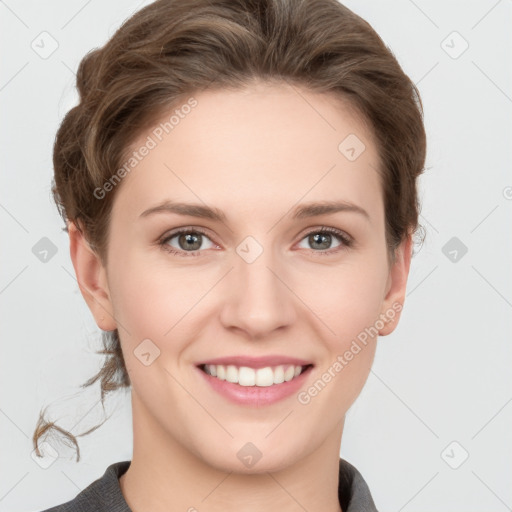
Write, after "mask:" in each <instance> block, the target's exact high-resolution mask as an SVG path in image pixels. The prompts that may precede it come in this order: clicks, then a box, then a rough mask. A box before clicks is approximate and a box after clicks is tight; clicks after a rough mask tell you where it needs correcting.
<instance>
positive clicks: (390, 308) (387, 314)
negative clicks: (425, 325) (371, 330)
mask: <svg viewBox="0 0 512 512" xmlns="http://www.w3.org/2000/svg"><path fill="white" fill-rule="evenodd" d="M411 251H412V235H409V236H408V237H407V239H406V240H404V241H403V242H402V243H401V244H400V246H399V247H398V248H397V249H396V258H395V262H394V263H393V264H392V266H391V268H390V270H389V276H388V281H387V284H386V296H385V298H384V301H383V303H382V310H381V316H380V318H381V319H382V320H383V322H384V327H383V328H382V329H380V330H379V335H380V336H387V335H388V334H391V333H392V332H393V331H394V330H395V329H396V326H397V325H398V321H399V319H400V314H401V312H402V308H403V305H404V302H405V290H406V287H407V278H408V276H409V268H410V265H411V255H412V253H411Z"/></svg>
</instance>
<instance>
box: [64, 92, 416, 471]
mask: <svg viewBox="0 0 512 512" xmlns="http://www.w3.org/2000/svg"><path fill="white" fill-rule="evenodd" d="M194 100H195V101H194ZM183 105H189V107H185V106H184V107H183V108H181V107H180V106H177V107H176V108H177V110H178V112H177V113H176V112H175V113H174V115H175V117H174V118H173V121H171V122H172V123H174V124H173V125H172V126H171V124H167V125H165V122H168V121H169V118H170V117H171V115H172V114H173V113H172V112H171V113H169V114H166V115H165V116H163V117H162V120H161V123H163V124H160V122H159V123H157V124H156V125H155V127H154V128H152V129H150V130H148V131H147V132H146V133H145V134H143V135H142V136H141V137H140V138H139V139H138V141H137V142H136V143H135V144H134V145H133V146H132V148H131V149H132V150H133V151H137V155H138V156H135V157H134V158H136V159H137V163H136V165H135V163H134V162H135V161H132V162H131V164H132V165H133V167H130V166H127V168H130V171H129V172H127V173H126V176H125V177H124V178H123V179H122V181H121V183H120V184H117V185H115V186H117V187H119V190H116V197H115V201H114V205H113V210H112V217H111V221H110V222H111V224H110V235H109V248H108V266H107V268H106V269H101V271H100V272H99V273H98V274H97V277H98V281H97V283H96V285H97V286H96V285H94V286H92V285H91V283H92V280H89V281H87V280H88V279H89V277H88V276H91V275H92V274H93V273H92V272H89V271H86V270H84V269H85V268H86V265H87V264H90V265H92V264H93V263H92V261H93V260H92V259H91V260H87V259H86V258H85V257H84V258H82V259H80V261H82V262H84V263H83V265H82V266H80V264H78V266H77V265H76V262H75V259H74V263H75V268H76V269H77V275H78V277H79V282H80V284H81V288H82V291H84V288H85V287H87V286H89V288H88V290H89V292H90V295H89V297H88V303H89V306H90V307H91V310H92V311H93V314H94V315H95V318H96V320H97V322H98V325H99V326H100V327H101V328H103V329H106V330H112V329H115V328H117V329H118V330H119V335H120V339H121V343H122V349H123V354H124V358H125V361H126V366H127V369H128V372H129V376H130V379H131V382H132V399H133V414H134V421H135V424H134V429H135V430H134V432H138V430H137V429H138V427H137V425H139V426H140V429H141V430H140V432H145V433H146V434H142V433H140V434H139V433H135V436H137V435H140V436H142V435H147V436H148V439H149V436H150V434H151V436H152V439H158V443H159V445H160V446H161V449H162V450H163V451H165V449H166V448H165V447H166V446H174V447H176V446H178V445H179V446H180V449H183V448H184V449H186V450H187V452H188V453H191V454H194V455H196V456H197V457H199V458H200V459H201V460H203V461H206V462H207V463H208V464H210V465H212V466H215V467H218V468H222V469H224V470H229V471H241V470H243V469H244V466H243V464H245V462H244V460H246V459H245V458H244V457H246V456H247V455H250V456H253V458H256V459H257V458H258V457H259V456H260V455H258V452H259V453H260V454H261V460H260V461H259V462H257V464H255V471H268V470H272V469H276V468H280V467H281V468H282V467H285V466H286V465H289V464H291V463H292V462H293V461H294V460H299V459H301V458H302V457H304V456H306V455H308V454H310V453H312V452H313V451H315V450H317V449H319V447H320V446H321V445H323V444H324V443H325V441H327V440H329V442H330V443H332V446H335V443H336V441H337V442H339V437H340V435H341V430H342V428H343V420H344V416H345V413H346V412H347V410H348V409H349V407H350V406H351V404H352V403H353V402H354V400H355V399H356V397H357V396H358V394H359V393H360V391H361V389H362V387H363V385H364V383H365V381H366V379H367V376H368V373H369V371H370V367H371V365H372V361H373V357H374V353H375V347H376V340H377V336H375V333H376V332H377V331H380V333H381V334H389V332H391V331H392V330H393V329H394V327H395V326H396V323H397V321H398V318H399V315H400V309H401V303H403V299H404V294H405V285H406V279H407V274H408V270H409V255H408V253H410V245H409V244H407V245H404V246H402V247H401V248H400V249H401V252H399V254H398V257H397V261H396V263H395V264H394V266H393V267H389V266H388V260H387V253H386V244H385V223H384V204H383V197H382V191H381V184H380V180H379V178H378V174H377V168H378V166H379V159H378V154H377V149H376V146H375V144H374V141H373V139H372V135H371V134H370V133H369V131H368V130H367V128H366V127H365V125H364V124H363V123H361V121H360V120H359V119H358V118H357V117H355V116H354V115H353V114H352V113H351V111H350V110H349V109H347V107H346V106H343V104H341V103H340V102H339V101H336V100H335V99H334V98H333V97H331V96H328V95H319V94H315V93H312V92H307V91H306V90H304V89H300V88H297V87H295V86H294V87H291V86H288V85H268V84H267V85H264V84H258V85H254V86H251V87H250V88H247V89H244V90H243V91H236V92H232V91H229V92H228V91H217V92H204V93H199V94H197V95H194V97H193V99H190V101H189V102H188V103H187V102H186V100H185V101H184V102H183ZM171 128H172V129H171ZM167 132H168V133H167ZM363 145H364V146H363ZM143 146H146V148H148V149H147V150H143V149H141V148H142V147H143ZM115 186H113V187H112V188H115ZM105 188H106V189H108V188H109V187H108V186H107V187H105ZM106 193H113V192H111V191H107V192H106ZM334 203H337V204H338V203H339V204H342V203H343V204H346V205H348V206H349V207H348V208H346V209H343V208H341V207H340V208H335V209H333V210H332V211H330V212H328V211H324V212H322V211H320V209H318V208H317V209H316V211H315V208H312V207H311V206H312V205H313V204H320V205H327V204H334ZM176 205H180V206H176ZM184 205H188V206H187V207H185V206H184ZM165 206H167V207H168V208H166V207H165ZM212 211H213V212H215V213H216V214H217V215H213V214H212V213H208V212H212ZM180 212H181V213H180ZM301 212H302V213H301ZM207 213H208V214H207ZM183 228H185V229H184V230H185V231H186V233H184V234H181V235H180V234H175V233H176V231H177V230H178V229H183ZM323 228H328V229H329V230H331V231H328V232H325V233H321V232H319V231H321V230H322V229H323ZM187 233H188V234H187ZM337 233H339V235H340V236H338V234H337ZM72 236H75V234H73V235H72ZM72 247H73V244H72ZM72 254H73V250H72ZM83 254H85V250H84V252H83ZM86 261H88V262H89V263H85V262H86ZM90 268H92V267H90ZM103 270H105V272H104V271H103ZM90 279H92V278H90ZM91 297H94V299H93V298H91ZM106 311H107V312H108V313H109V314H106V313H105V312H106ZM267 356H268V357H274V359H273V360H272V361H259V363H261V364H258V362H256V361H254V360H253V361H252V362H251V361H247V360H246V361H242V360H239V362H238V364H234V366H235V367H240V366H245V367H247V368H252V370H242V372H241V373H243V375H244V377H243V379H242V380H243V382H245V384H247V383H248V382H251V381H250V379H251V378H252V377H253V376H254V377H255V378H256V376H257V373H256V371H255V369H257V368H260V369H261V367H265V366H267V367H268V366H270V367H271V368H272V369H273V370H275V372H274V373H272V372H270V371H269V370H262V371H261V372H258V375H259V377H258V382H260V383H264V382H266V383H267V384H269V381H265V379H266V378H270V379H274V378H275V379H276V380H277V381H279V380H280V379H282V377H279V375H280V370H279V369H277V370H276V367H277V366H279V363H280V362H281V363H283V365H284V366H283V370H286V368H287V367H288V365H289V363H290V362H291V363H293V360H292V359H291V358H296V361H295V363H298V365H299V366H302V365H312V366H310V367H309V369H308V370H307V371H306V372H304V373H303V374H302V375H300V376H298V377H297V378H298V379H300V381H295V377H294V379H292V380H291V381H289V382H284V383H281V384H279V383H277V384H272V385H263V386H256V387H254V386H249V385H240V384H237V383H231V382H227V381H221V380H220V379H219V378H218V377H213V376H208V375H206V373H205V372H204V371H203V370H202V369H200V368H199V367H198V365H199V364H200V363H204V362H207V361H211V360H214V359H215V360H219V361H222V360H225V359H227V358H232V357H247V358H262V357H267ZM287 361H288V363H287ZM231 363H233V361H231ZM235 363H236V361H235ZM219 364H220V363H219ZM216 369H217V372H219V373H221V372H222V370H220V369H218V368H217V367H216ZM214 371H215V370H214ZM230 372H231V373H230ZM288 372H290V370H288ZM237 373H238V372H236V371H235V372H233V369H231V370H229V371H228V374H229V375H230V377H229V378H230V379H231V377H232V376H233V375H235V376H236V375H237ZM281 375H282V374H281ZM285 375H286V373H285ZM245 376H247V378H248V379H249V380H248V381H245V380H244V379H245ZM288 377H289V375H288ZM214 381H215V382H214ZM297 382H298V384H297ZM215 384H220V387H219V386H218V385H215ZM280 386H284V387H283V388H282V389H286V388H288V391H287V392H286V393H283V392H282V391H281V390H280V389H281V388H280ZM285 387H286V388H285ZM142 425H144V427H142ZM149 433H150V434H149ZM246 466H247V464H246ZM247 467H248V466H247Z"/></svg>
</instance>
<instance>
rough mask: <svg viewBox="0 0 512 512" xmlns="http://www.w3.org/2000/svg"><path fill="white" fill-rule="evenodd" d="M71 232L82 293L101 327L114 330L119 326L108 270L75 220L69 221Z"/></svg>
mask: <svg viewBox="0 0 512 512" xmlns="http://www.w3.org/2000/svg"><path fill="white" fill-rule="evenodd" d="M82 231H83V230H82ZM68 234H69V252H70V256H71V261H72V262H73V267H74V269H75V274H76V278H77V281H78V287H79V288H80V291H81V292H82V296H83V297H84V299H85V301H86V302H87V305H88V306H89V309H90V310H91V313H92V314H93V316H94V319H95V321H96V324H97V325H98V327H99V328H100V329H102V330H104V331H112V330H114V329H116V327H117V325H116V322H115V319H114V315H113V308H112V302H111V299H110V292H109V288H108V282H107V274H106V270H105V268H104V266H103V264H102V262H101V259H100V257H99V255H98V254H97V253H96V252H95V251H94V250H93V249H92V248H91V246H90V245H89V243H88V241H87V240H86V238H85V237H84V235H83V234H82V233H81V232H80V231H79V230H78V228H77V227H76V225H75V224H74V223H73V222H68Z"/></svg>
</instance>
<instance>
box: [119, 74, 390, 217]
mask: <svg viewBox="0 0 512 512" xmlns="http://www.w3.org/2000/svg"><path fill="white" fill-rule="evenodd" d="M144 146H146V147H150V148H151V149H149V150H146V151H144V153H145V156H143V157H142V158H141V157H140V153H141V149H142V148H143V147H144ZM129 149H130V152H129V155H130V154H132V152H133V151H135V152H138V153H139V159H138V160H137V163H136V165H134V166H133V169H131V170H130V172H128V173H127V174H126V177H125V178H123V181H122V183H121V185H122V186H121V187H120V190H118V191H117V195H116V200H115V202H114V209H122V210H123V212H124V215H128V216H130V217H132V218H133V219H135V218H136V217H137V216H138V215H139V214H140V213H141V212H142V211H143V210H145V209H147V208H148V207H151V206H154V205H155V204H156V203H158V202H161V201H163V200H165V199H171V200H178V199H179V200H180V201H190V202H194V203H198V202H203V203H205V204H208V205H212V206H215V207H218V208H220V209H222V210H226V211H227V214H228V215H229V211H230V210H231V211H233V212H236V213H243V212H244V211H245V212H256V211H258V213H260V214H261V215H265V214H268V216H269V218H275V215H277V214H278V213H279V212H280V211H285V210H287V209H289V208H290V207H292V206H293V205H294V204H296V203H297V202H299V201H301V199H303V200H304V201H305V202H306V201H313V200H343V199H344V200H347V201H351V202H353V203H357V204H360V205H361V206H363V207H364V208H365V209H367V210H370V213H371V214H372V211H373V215H374V216H377V217H378V216H379V215H380V211H381V209H382V198H381V186H380V179H379V177H378V174H377V168H378V166H379V165H380V164H379V156H378V153H377V149H376V146H375V143H374V141H373V134H372V133H371V130H370V129H369V128H368V126H367V124H366V123H365V122H364V120H363V119H362V118H361V116H359V115H358V113H357V112H356V111H355V109H353V108H351V106H350V105H349V104H347V103H345V102H344V101H342V100H340V99H339V98H337V97H334V96H333V95H331V94H318V93H314V92H311V91H308V90H306V89H304V88H299V87H297V86H295V85H294V86H291V85H288V84H263V83H257V84H254V85H252V86H250V87H247V88H244V89H240V90H215V91H203V92H200V93H197V94H194V95H191V96H190V97H187V98H185V99H184V100H183V102H182V103H181V104H176V105H175V106H174V107H173V109H172V110H170V111H168V112H165V113H163V114H162V116H161V118H160V119H159V120H158V121H157V122H155V124H154V125H153V126H152V127H151V128H149V129H147V130H146V131H145V132H144V133H142V134H141V135H140V136H139V137H138V138H137V140H136V141H135V142H134V143H133V144H132V145H131V147H130V148H129ZM129 155H128V156H129ZM272 216H273V217H272Z"/></svg>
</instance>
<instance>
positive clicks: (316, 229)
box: [159, 225, 355, 252]
mask: <svg viewBox="0 0 512 512" xmlns="http://www.w3.org/2000/svg"><path fill="white" fill-rule="evenodd" d="M322 231H324V232H326V233H328V234H331V235H334V236H337V237H339V238H340V239H341V241H342V242H344V240H343V238H344V237H346V238H347V239H348V242H350V243H355V240H354V237H353V236H352V235H350V234H349V233H347V232H346V231H345V230H343V229H341V228H335V227H333V226H326V225H319V226H316V227H310V228H305V231H303V232H302V234H301V238H300V239H299V241H302V240H303V239H304V238H305V237H306V236H308V235H310V234H311V233H318V232H322ZM189 232H190V233H194V232H195V233H200V234H201V235H203V236H206V237H207V238H208V239H209V240H210V241H211V242H212V243H213V244H215V245H219V244H217V242H215V240H214V239H212V237H211V235H210V234H209V233H208V230H207V229H206V228H199V227H194V226H183V227H180V228H176V230H171V231H170V232H167V233H165V234H164V235H163V236H162V237H161V238H160V239H159V240H160V242H161V243H163V242H168V241H169V240H170V239H172V238H174V237H175V236H178V235H180V234H182V233H189ZM201 250H204V249H199V250H198V251H191V252H199V251H201Z"/></svg>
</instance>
